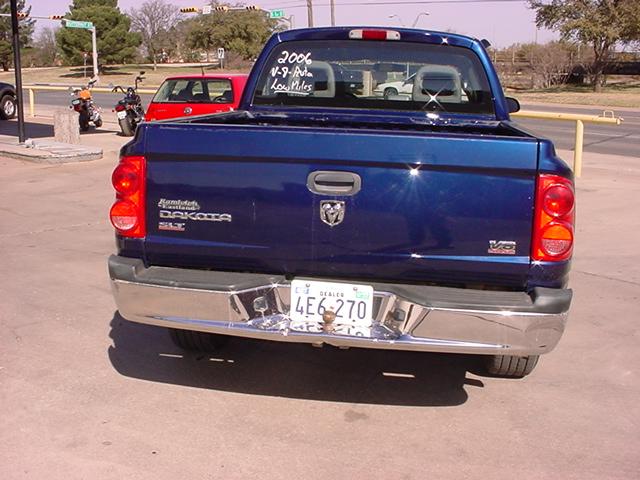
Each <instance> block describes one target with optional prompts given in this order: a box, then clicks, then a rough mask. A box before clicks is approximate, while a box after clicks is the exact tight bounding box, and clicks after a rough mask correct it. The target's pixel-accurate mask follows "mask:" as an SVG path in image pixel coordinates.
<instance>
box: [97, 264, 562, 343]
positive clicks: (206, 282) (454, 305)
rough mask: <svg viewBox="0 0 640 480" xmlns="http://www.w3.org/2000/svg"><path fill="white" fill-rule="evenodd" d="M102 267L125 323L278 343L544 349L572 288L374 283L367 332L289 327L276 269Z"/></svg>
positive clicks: (554, 339) (556, 333)
mask: <svg viewBox="0 0 640 480" xmlns="http://www.w3.org/2000/svg"><path fill="white" fill-rule="evenodd" d="M109 274H110V276H111V286H112V290H113V294H114V297H115V300H116V304H117V307H118V310H119V312H120V314H121V315H122V316H123V317H124V318H126V319H127V320H130V321H133V322H139V323H146V324H150V325H158V326H164V327H170V328H180V329H186V330H196V331H202V332H210V333H219V334H225V335H233V336H239V337H248V338H257V339H265V340H275V341H281V342H298V343H313V344H318V343H327V344H329V345H334V346H338V347H363V348H379V349H391V350H415V351H429V352H449V353H469V354H507V355H538V354H542V353H546V352H549V351H551V350H552V349H553V348H554V347H555V346H556V344H557V343H558V341H559V340H560V337H561V335H562V333H563V331H564V327H565V323H566V320H567V313H568V310H569V306H570V303H571V295H572V293H571V290H559V289H543V288H541V289H535V290H534V292H533V293H532V294H531V295H528V294H526V293H524V292H495V291H483V290H468V289H457V288H445V287H431V286H418V285H396V284H386V283H375V282H374V283H371V285H373V288H374V324H373V327H372V328H371V331H370V333H369V335H368V336H364V337H355V336H348V335H342V334H340V332H339V331H338V332H324V333H309V332H305V331H299V330H297V329H294V328H292V325H290V322H289V317H288V315H287V314H288V311H289V299H290V292H289V288H290V283H289V281H288V280H286V279H285V278H284V277H283V276H277V275H276V276H271V275H263V274H245V273H228V272H212V271H204V270H189V269H182V268H169V267H149V268H146V267H145V266H144V265H143V263H142V261H141V260H137V259H132V258H126V257H119V256H115V255H113V256H111V257H110V258H109ZM296 328H297V327H296Z"/></svg>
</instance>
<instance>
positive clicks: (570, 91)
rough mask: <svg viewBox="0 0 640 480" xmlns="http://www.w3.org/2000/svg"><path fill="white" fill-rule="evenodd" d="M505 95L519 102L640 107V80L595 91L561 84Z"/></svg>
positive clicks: (585, 87) (589, 88)
mask: <svg viewBox="0 0 640 480" xmlns="http://www.w3.org/2000/svg"><path fill="white" fill-rule="evenodd" d="M507 95H510V96H512V97H515V98H517V99H518V100H519V101H520V102H523V103H526V102H536V103H563V104H570V105H595V106H602V107H611V108H614V107H629V108H640V81H637V80H635V81H630V82H625V83H615V84H611V85H607V86H606V87H604V89H603V91H602V92H601V93H595V92H594V91H593V89H592V88H591V87H588V86H584V87H583V86H573V85H572V86H563V87H557V88H550V89H546V90H536V91H507Z"/></svg>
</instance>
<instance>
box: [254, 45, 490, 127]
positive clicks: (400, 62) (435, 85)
mask: <svg viewBox="0 0 640 480" xmlns="http://www.w3.org/2000/svg"><path fill="white" fill-rule="evenodd" d="M253 104H254V105H272V106H281V105H286V106H306V107H309V106H311V107H316V106H317V107H325V108H367V109H382V110H417V111H427V112H456V113H469V114H492V113H494V108H493V99H492V95H491V89H490V87H489V82H488V80H487V76H486V74H485V71H484V68H483V67H482V64H481V63H480V59H479V58H478V57H477V55H476V54H475V53H474V52H473V51H472V50H470V49H468V48H463V47H455V46H450V45H428V44H421V43H410V42H401V41H355V40H344V41H342V40H313V41H294V42H284V43H281V44H279V45H278V46H276V47H275V48H274V50H273V51H272V53H271V55H270V56H269V58H268V60H267V63H266V66H265V68H264V69H263V71H262V72H261V74H260V79H259V81H258V86H257V88H256V91H255V93H254V96H253Z"/></svg>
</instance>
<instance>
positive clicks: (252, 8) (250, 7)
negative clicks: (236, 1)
mask: <svg viewBox="0 0 640 480" xmlns="http://www.w3.org/2000/svg"><path fill="white" fill-rule="evenodd" d="M245 8H246V9H247V10H260V7H259V6H257V5H247V6H246V7H245Z"/></svg>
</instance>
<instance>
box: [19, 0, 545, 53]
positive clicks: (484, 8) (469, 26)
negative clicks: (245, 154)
mask: <svg viewBox="0 0 640 480" xmlns="http://www.w3.org/2000/svg"><path fill="white" fill-rule="evenodd" d="M312 1H313V5H314V8H313V15H314V24H315V26H328V25H330V24H331V14H330V7H329V2H330V0H312ZM382 1H384V2H386V3H396V5H376V2H382ZM408 1H409V0H373V1H370V2H366V0H335V15H336V25H363V26H364V25H370V26H401V24H404V25H406V26H411V25H412V24H413V22H414V20H415V19H416V17H417V16H418V15H419V14H421V13H422V12H425V13H428V14H429V15H421V16H420V18H419V19H418V24H417V27H416V28H425V29H430V30H443V31H454V32H457V33H462V34H465V35H470V36H472V37H476V38H480V39H482V38H486V39H487V40H489V41H490V42H491V44H492V45H494V46H496V47H497V48H504V47H508V46H509V45H511V44H513V43H527V42H533V41H535V40H536V37H537V41H538V42H540V43H544V42H547V41H549V40H553V39H556V38H557V35H556V34H555V33H554V32H551V31H548V30H544V29H539V30H537V29H536V26H535V22H534V19H535V15H534V12H533V11H532V10H529V9H528V8H527V2H526V1H524V0H522V1H519V0H515V1H514V0H502V1H500V0H493V1H485V2H483V3H465V2H468V0H455V2H457V3H454V0H425V1H424V2H420V3H417V2H416V4H402V3H403V2H408ZM476 1H477V0H476ZM444 2H451V3H444ZM71 3H72V0H30V1H29V0H27V4H28V5H31V6H32V9H31V14H32V15H38V16H48V15H54V14H64V13H65V12H67V11H68V6H69V4H71ZM141 3H142V0H119V2H118V6H119V7H120V10H123V11H127V10H130V9H131V8H133V7H137V6H139V5H140V4H141ZM169 3H173V4H174V5H176V6H178V7H202V6H203V5H205V4H206V3H208V2H206V1H205V0H195V1H194V0H169ZM230 3H234V2H233V1H232V2H230ZM353 3H362V4H364V5H348V4H353ZM246 4H247V5H253V4H255V5H258V6H259V7H260V8H262V9H264V10H276V9H282V10H284V11H285V16H286V17H288V16H290V15H293V17H294V18H293V22H294V26H295V27H296V28H302V27H306V26H307V8H306V0H256V1H255V3H252V0H248V1H247V2H246ZM391 15H396V17H393V18H389V17H390V16H391ZM56 23H57V22H52V21H47V20H39V21H38V23H37V25H36V28H39V27H42V26H45V25H55V24H56Z"/></svg>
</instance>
